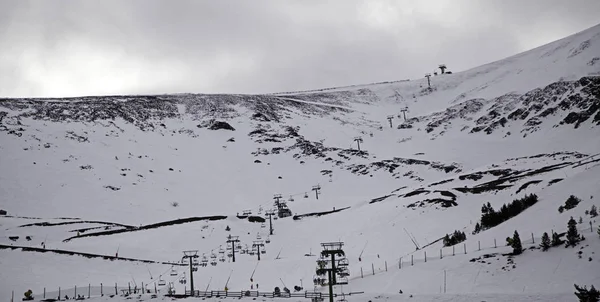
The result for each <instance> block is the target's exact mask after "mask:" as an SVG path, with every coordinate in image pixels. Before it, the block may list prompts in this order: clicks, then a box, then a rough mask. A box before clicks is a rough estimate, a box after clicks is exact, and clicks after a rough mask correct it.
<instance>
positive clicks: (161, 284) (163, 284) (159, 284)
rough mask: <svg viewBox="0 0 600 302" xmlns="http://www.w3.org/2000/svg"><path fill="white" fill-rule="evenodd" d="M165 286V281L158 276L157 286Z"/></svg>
mask: <svg viewBox="0 0 600 302" xmlns="http://www.w3.org/2000/svg"><path fill="white" fill-rule="evenodd" d="M165 285H167V281H165V280H164V279H163V278H162V275H160V276H159V277H158V286H165Z"/></svg>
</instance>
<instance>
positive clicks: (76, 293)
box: [75, 285, 77, 296]
mask: <svg viewBox="0 0 600 302" xmlns="http://www.w3.org/2000/svg"><path fill="white" fill-rule="evenodd" d="M75 296H77V285H75Z"/></svg>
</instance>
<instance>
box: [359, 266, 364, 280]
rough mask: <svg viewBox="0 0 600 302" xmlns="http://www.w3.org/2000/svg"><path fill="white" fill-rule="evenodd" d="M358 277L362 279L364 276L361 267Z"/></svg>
mask: <svg viewBox="0 0 600 302" xmlns="http://www.w3.org/2000/svg"><path fill="white" fill-rule="evenodd" d="M360 277H361V278H364V276H363V270H362V267H361V268H360Z"/></svg>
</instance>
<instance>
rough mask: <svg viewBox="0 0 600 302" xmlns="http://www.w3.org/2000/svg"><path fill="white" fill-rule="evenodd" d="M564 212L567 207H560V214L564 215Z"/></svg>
mask: <svg viewBox="0 0 600 302" xmlns="http://www.w3.org/2000/svg"><path fill="white" fill-rule="evenodd" d="M564 211H565V207H563V206H560V207H558V212H559V213H561V214H562V212H564Z"/></svg>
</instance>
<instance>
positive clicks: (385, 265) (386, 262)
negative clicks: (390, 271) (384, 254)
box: [385, 260, 387, 272]
mask: <svg viewBox="0 0 600 302" xmlns="http://www.w3.org/2000/svg"><path fill="white" fill-rule="evenodd" d="M385 271H386V272H387V260H386V261H385Z"/></svg>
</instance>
